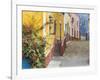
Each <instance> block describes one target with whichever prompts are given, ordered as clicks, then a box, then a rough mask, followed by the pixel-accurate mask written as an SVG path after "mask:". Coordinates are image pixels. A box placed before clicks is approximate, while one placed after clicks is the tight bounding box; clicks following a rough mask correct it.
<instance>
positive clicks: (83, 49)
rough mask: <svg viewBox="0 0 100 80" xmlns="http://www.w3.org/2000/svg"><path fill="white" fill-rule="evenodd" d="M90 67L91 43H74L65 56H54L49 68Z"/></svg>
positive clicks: (67, 49)
mask: <svg viewBox="0 0 100 80" xmlns="http://www.w3.org/2000/svg"><path fill="white" fill-rule="evenodd" d="M87 65H89V42H88V41H72V42H71V44H70V45H69V46H68V47H67V48H66V50H65V53H64V55H63V56H54V57H53V59H52V60H51V62H50V63H49V65H48V67H49V68H53V67H71V66H87Z"/></svg>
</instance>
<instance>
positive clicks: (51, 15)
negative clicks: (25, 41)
mask: <svg viewBox="0 0 100 80" xmlns="http://www.w3.org/2000/svg"><path fill="white" fill-rule="evenodd" d="M22 25H23V27H26V28H27V29H28V28H30V27H31V30H32V33H33V34H35V36H32V37H33V38H34V39H33V42H34V43H33V45H34V46H37V44H38V43H39V45H43V44H45V48H43V59H44V62H43V63H44V66H45V67H46V66H47V65H48V64H49V62H50V60H51V59H52V57H53V56H55V55H63V53H64V50H65V47H66V41H68V40H72V39H79V17H78V15H77V14H73V13H62V12H33V11H23V12H22ZM31 30H30V31H29V30H28V32H31ZM28 37H29V36H28ZM38 38H39V39H40V40H39V39H38ZM35 43H36V44H35ZM34 46H33V47H34ZM39 47H40V46H39ZM41 48H42V47H41ZM36 50H37V49H36ZM37 52H39V49H38V50H37ZM40 55H41V54H40ZM33 57H34V56H33ZM34 61H35V60H34Z"/></svg>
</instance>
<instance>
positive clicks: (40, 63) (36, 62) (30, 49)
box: [22, 25, 45, 68]
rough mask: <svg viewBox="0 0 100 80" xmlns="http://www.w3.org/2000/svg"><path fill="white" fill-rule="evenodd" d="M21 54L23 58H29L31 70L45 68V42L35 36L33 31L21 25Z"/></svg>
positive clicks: (35, 33)
mask: <svg viewBox="0 0 100 80" xmlns="http://www.w3.org/2000/svg"><path fill="white" fill-rule="evenodd" d="M22 30H23V31H22V53H23V55H24V57H26V58H29V59H30V61H31V66H32V67H33V68H43V67H45V55H44V48H45V41H44V39H43V38H42V37H41V36H38V35H37V32H35V31H36V30H35V29H32V27H31V26H30V27H26V26H24V25H23V29H22Z"/></svg>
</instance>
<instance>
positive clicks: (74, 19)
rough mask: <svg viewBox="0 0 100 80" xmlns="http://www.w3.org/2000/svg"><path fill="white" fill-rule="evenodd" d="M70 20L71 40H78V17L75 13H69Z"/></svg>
mask: <svg viewBox="0 0 100 80" xmlns="http://www.w3.org/2000/svg"><path fill="white" fill-rule="evenodd" d="M69 16H70V19H71V22H70V23H71V26H70V37H71V39H79V38H80V37H79V36H80V35H79V16H78V14H75V13H69Z"/></svg>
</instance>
